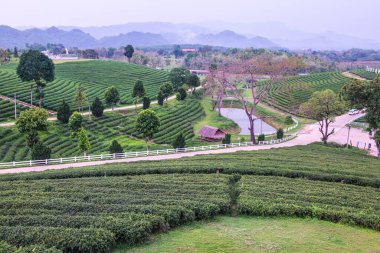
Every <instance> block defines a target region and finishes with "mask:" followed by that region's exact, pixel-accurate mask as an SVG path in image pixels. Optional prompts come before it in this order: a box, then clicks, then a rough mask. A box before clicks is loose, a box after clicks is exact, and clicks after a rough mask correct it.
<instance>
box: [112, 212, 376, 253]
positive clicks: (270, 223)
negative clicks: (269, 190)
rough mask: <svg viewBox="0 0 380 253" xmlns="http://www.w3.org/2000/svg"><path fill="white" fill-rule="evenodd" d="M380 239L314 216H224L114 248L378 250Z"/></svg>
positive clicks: (123, 252)
mask: <svg viewBox="0 0 380 253" xmlns="http://www.w3.org/2000/svg"><path fill="white" fill-rule="evenodd" d="M379 241H380V233H378V232H375V231H371V230H368V229H358V228H355V227H350V226H346V225H338V224H333V223H329V222H323V221H318V220H314V219H290V218H263V217H247V216H240V217H234V218H232V217H227V216H222V217H217V218H216V219H215V220H212V221H209V222H196V223H194V224H191V225H187V226H184V227H181V228H177V229H175V230H173V231H170V232H168V233H166V234H159V235H155V236H153V237H152V239H151V240H150V241H149V242H147V243H145V244H139V245H136V246H132V247H131V246H119V247H117V248H116V249H115V250H114V251H113V252H114V253H129V252H134V253H139V252H146V253H153V252H157V253H158V252H225V253H229V252H310V253H312V252H342V253H343V252H376V250H377V249H378V247H379V246H380V243H379Z"/></svg>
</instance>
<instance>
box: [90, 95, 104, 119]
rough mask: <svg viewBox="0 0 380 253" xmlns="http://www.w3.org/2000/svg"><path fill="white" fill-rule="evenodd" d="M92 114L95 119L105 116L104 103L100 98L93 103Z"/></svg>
mask: <svg viewBox="0 0 380 253" xmlns="http://www.w3.org/2000/svg"><path fill="white" fill-rule="evenodd" d="M91 112H92V115H94V116H95V117H101V116H103V112H104V106H103V103H102V101H101V100H100V99H99V98H98V97H96V98H95V100H94V102H93V103H92V106H91Z"/></svg>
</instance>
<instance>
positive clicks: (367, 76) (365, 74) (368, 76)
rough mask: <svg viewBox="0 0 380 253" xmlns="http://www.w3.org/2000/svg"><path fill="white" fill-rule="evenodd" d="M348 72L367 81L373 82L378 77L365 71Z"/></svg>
mask: <svg viewBox="0 0 380 253" xmlns="http://www.w3.org/2000/svg"><path fill="white" fill-rule="evenodd" d="M350 72H351V73H352V74H355V75H358V76H360V77H363V78H365V79H368V80H373V79H375V78H376V77H377V76H378V75H379V74H377V73H374V72H369V71H366V70H365V69H356V70H351V71H350Z"/></svg>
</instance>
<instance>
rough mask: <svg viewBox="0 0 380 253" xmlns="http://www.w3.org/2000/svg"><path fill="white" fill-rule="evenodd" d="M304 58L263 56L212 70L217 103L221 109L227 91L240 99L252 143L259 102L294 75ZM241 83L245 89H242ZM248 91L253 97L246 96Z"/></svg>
mask: <svg viewBox="0 0 380 253" xmlns="http://www.w3.org/2000/svg"><path fill="white" fill-rule="evenodd" d="M300 64H301V61H300V59H299V58H297V57H291V58H285V57H270V56H266V55H263V56H260V57H256V58H253V59H250V60H237V62H232V63H229V64H227V66H226V67H224V68H220V69H218V70H217V71H216V72H215V71H211V75H212V76H211V77H212V79H213V80H214V82H213V83H214V84H215V85H216V87H217V88H216V90H217V106H218V109H219V114H220V108H221V104H222V102H223V97H224V95H225V94H226V93H228V94H227V95H229V96H232V97H234V98H236V99H238V100H239V101H240V103H241V104H242V106H243V109H244V111H245V114H246V115H247V118H248V121H249V124H250V127H249V131H250V137H251V142H252V143H254V144H256V139H255V130H254V128H255V124H254V122H255V120H257V118H256V117H255V112H256V108H257V105H258V104H259V103H260V102H262V101H263V100H264V99H265V98H267V97H268V96H269V92H270V91H272V87H273V86H274V84H275V83H279V82H281V80H283V79H281V77H283V76H284V75H289V74H295V73H296V71H297V69H298V66H299V65H300ZM262 75H265V76H268V80H266V81H265V82H260V79H259V76H262ZM241 85H243V87H245V88H241ZM247 90H249V94H250V95H249V96H250V98H246V96H245V94H246V93H247V92H246V91H247Z"/></svg>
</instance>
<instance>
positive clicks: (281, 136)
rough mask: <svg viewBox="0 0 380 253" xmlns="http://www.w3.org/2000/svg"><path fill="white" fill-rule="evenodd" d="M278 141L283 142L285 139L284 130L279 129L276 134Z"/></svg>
mask: <svg viewBox="0 0 380 253" xmlns="http://www.w3.org/2000/svg"><path fill="white" fill-rule="evenodd" d="M276 137H277V140H281V139H282V138H284V129H282V128H279V129H278V130H277V133H276Z"/></svg>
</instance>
